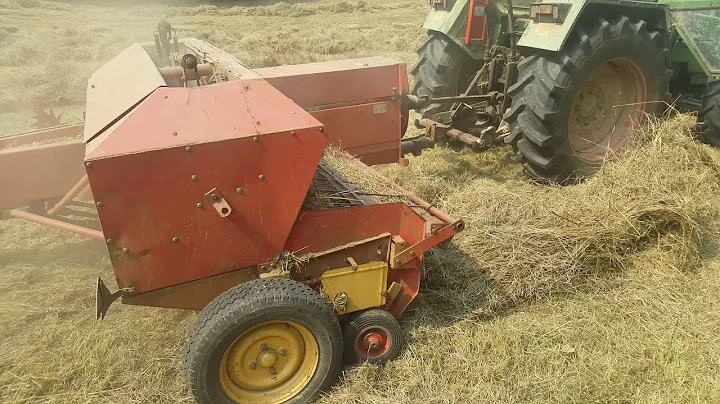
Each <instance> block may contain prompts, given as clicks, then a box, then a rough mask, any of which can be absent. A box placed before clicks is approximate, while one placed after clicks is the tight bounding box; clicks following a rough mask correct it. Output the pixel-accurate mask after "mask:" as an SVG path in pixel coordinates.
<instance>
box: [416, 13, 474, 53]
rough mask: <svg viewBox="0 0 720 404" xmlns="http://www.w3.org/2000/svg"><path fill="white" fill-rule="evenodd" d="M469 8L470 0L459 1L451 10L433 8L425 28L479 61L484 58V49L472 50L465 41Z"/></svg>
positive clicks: (426, 19)
mask: <svg viewBox="0 0 720 404" xmlns="http://www.w3.org/2000/svg"><path fill="white" fill-rule="evenodd" d="M469 8H470V0H457V1H456V2H455V4H454V5H453V8H452V9H450V10H448V9H446V8H440V7H438V8H435V7H432V8H431V9H430V13H429V14H428V15H427V17H426V18H425V24H423V28H425V29H426V30H428V31H435V32H440V33H442V34H444V35H445V36H447V37H448V38H450V39H451V40H452V41H453V42H455V43H456V44H458V46H460V48H462V49H463V50H464V51H465V52H467V54H468V55H470V57H471V58H473V59H476V60H479V59H482V57H483V49H482V48H478V49H475V50H473V49H470V48H468V47H467V46H466V45H465V41H464V40H463V38H465V25H466V24H467V18H468V9H469Z"/></svg>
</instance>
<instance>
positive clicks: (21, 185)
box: [0, 125, 85, 210]
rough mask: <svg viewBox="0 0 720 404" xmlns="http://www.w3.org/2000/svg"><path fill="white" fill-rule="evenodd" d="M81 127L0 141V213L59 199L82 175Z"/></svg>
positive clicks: (5, 138)
mask: <svg viewBox="0 0 720 404" xmlns="http://www.w3.org/2000/svg"><path fill="white" fill-rule="evenodd" d="M81 134H82V127H81V126H79V125H66V126H61V127H58V128H53V129H46V130H38V131H34V132H29V133H24V134H20V135H16V136H8V137H3V138H0V189H2V190H3V192H0V210H5V209H12V208H19V207H23V206H27V205H29V204H31V203H33V202H36V201H38V202H43V201H45V200H52V199H57V200H59V199H60V198H62V197H63V196H64V195H65V194H66V193H67V191H68V190H69V189H70V188H72V187H73V185H75V184H76V183H77V182H78V181H79V180H80V179H81V178H82V177H83V176H84V175H85V170H84V169H83V166H82V158H83V156H84V154H85V145H84V144H83V141H82V137H80V135H81Z"/></svg>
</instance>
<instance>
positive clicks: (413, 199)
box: [345, 152, 465, 231]
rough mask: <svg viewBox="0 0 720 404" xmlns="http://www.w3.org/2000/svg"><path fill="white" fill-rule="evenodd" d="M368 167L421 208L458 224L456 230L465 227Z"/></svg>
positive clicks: (350, 155) (443, 219)
mask: <svg viewBox="0 0 720 404" xmlns="http://www.w3.org/2000/svg"><path fill="white" fill-rule="evenodd" d="M345 155H346V156H347V157H349V158H353V159H355V158H356V157H355V156H353V155H352V154H350V153H347V152H345ZM368 168H369V169H370V172H372V173H373V174H374V175H375V176H376V177H377V178H378V179H380V180H381V181H385V182H386V183H388V184H390V185H392V187H393V188H395V190H396V191H398V192H400V193H401V194H403V195H405V196H406V197H408V199H410V200H411V201H413V202H415V203H416V204H417V205H418V206H419V207H421V208H423V210H425V211H426V212H427V213H429V214H431V215H432V216H433V217H435V218H437V219H440V220H441V221H443V222H444V223H447V224H454V225H457V224H460V225H461V226H462V227H461V228H459V229H458V231H462V230H463V229H464V228H465V227H464V224H463V221H462V220H457V219H455V218H453V217H452V216H450V215H448V214H447V213H444V212H442V211H441V210H439V209H438V208H436V207H434V206H433V205H432V204H430V203H428V202H425V201H424V200H423V199H422V198H420V197H419V196H417V195H414V194H413V193H411V192H410V191H408V190H407V189H405V188H403V187H401V186H400V185H397V184H395V183H393V182H392V181H390V180H389V179H388V178H387V177H385V176H384V175H382V174H380V172H378V171H377V170H375V169H374V168H372V167H369V166H368Z"/></svg>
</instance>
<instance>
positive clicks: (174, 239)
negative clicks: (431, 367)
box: [172, 236, 180, 243]
mask: <svg viewBox="0 0 720 404" xmlns="http://www.w3.org/2000/svg"><path fill="white" fill-rule="evenodd" d="M172 241H173V243H177V242H178V241H180V239H179V238H177V236H175V237H173V238H172Z"/></svg>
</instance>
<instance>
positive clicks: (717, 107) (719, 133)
mask: <svg viewBox="0 0 720 404" xmlns="http://www.w3.org/2000/svg"><path fill="white" fill-rule="evenodd" d="M698 121H700V122H702V123H703V126H702V137H701V138H702V141H703V142H705V143H707V144H709V145H711V146H713V147H720V80H714V81H711V82H710V83H708V84H707V88H706V89H705V92H704V94H703V97H702V108H701V109H700V113H699V116H698Z"/></svg>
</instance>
